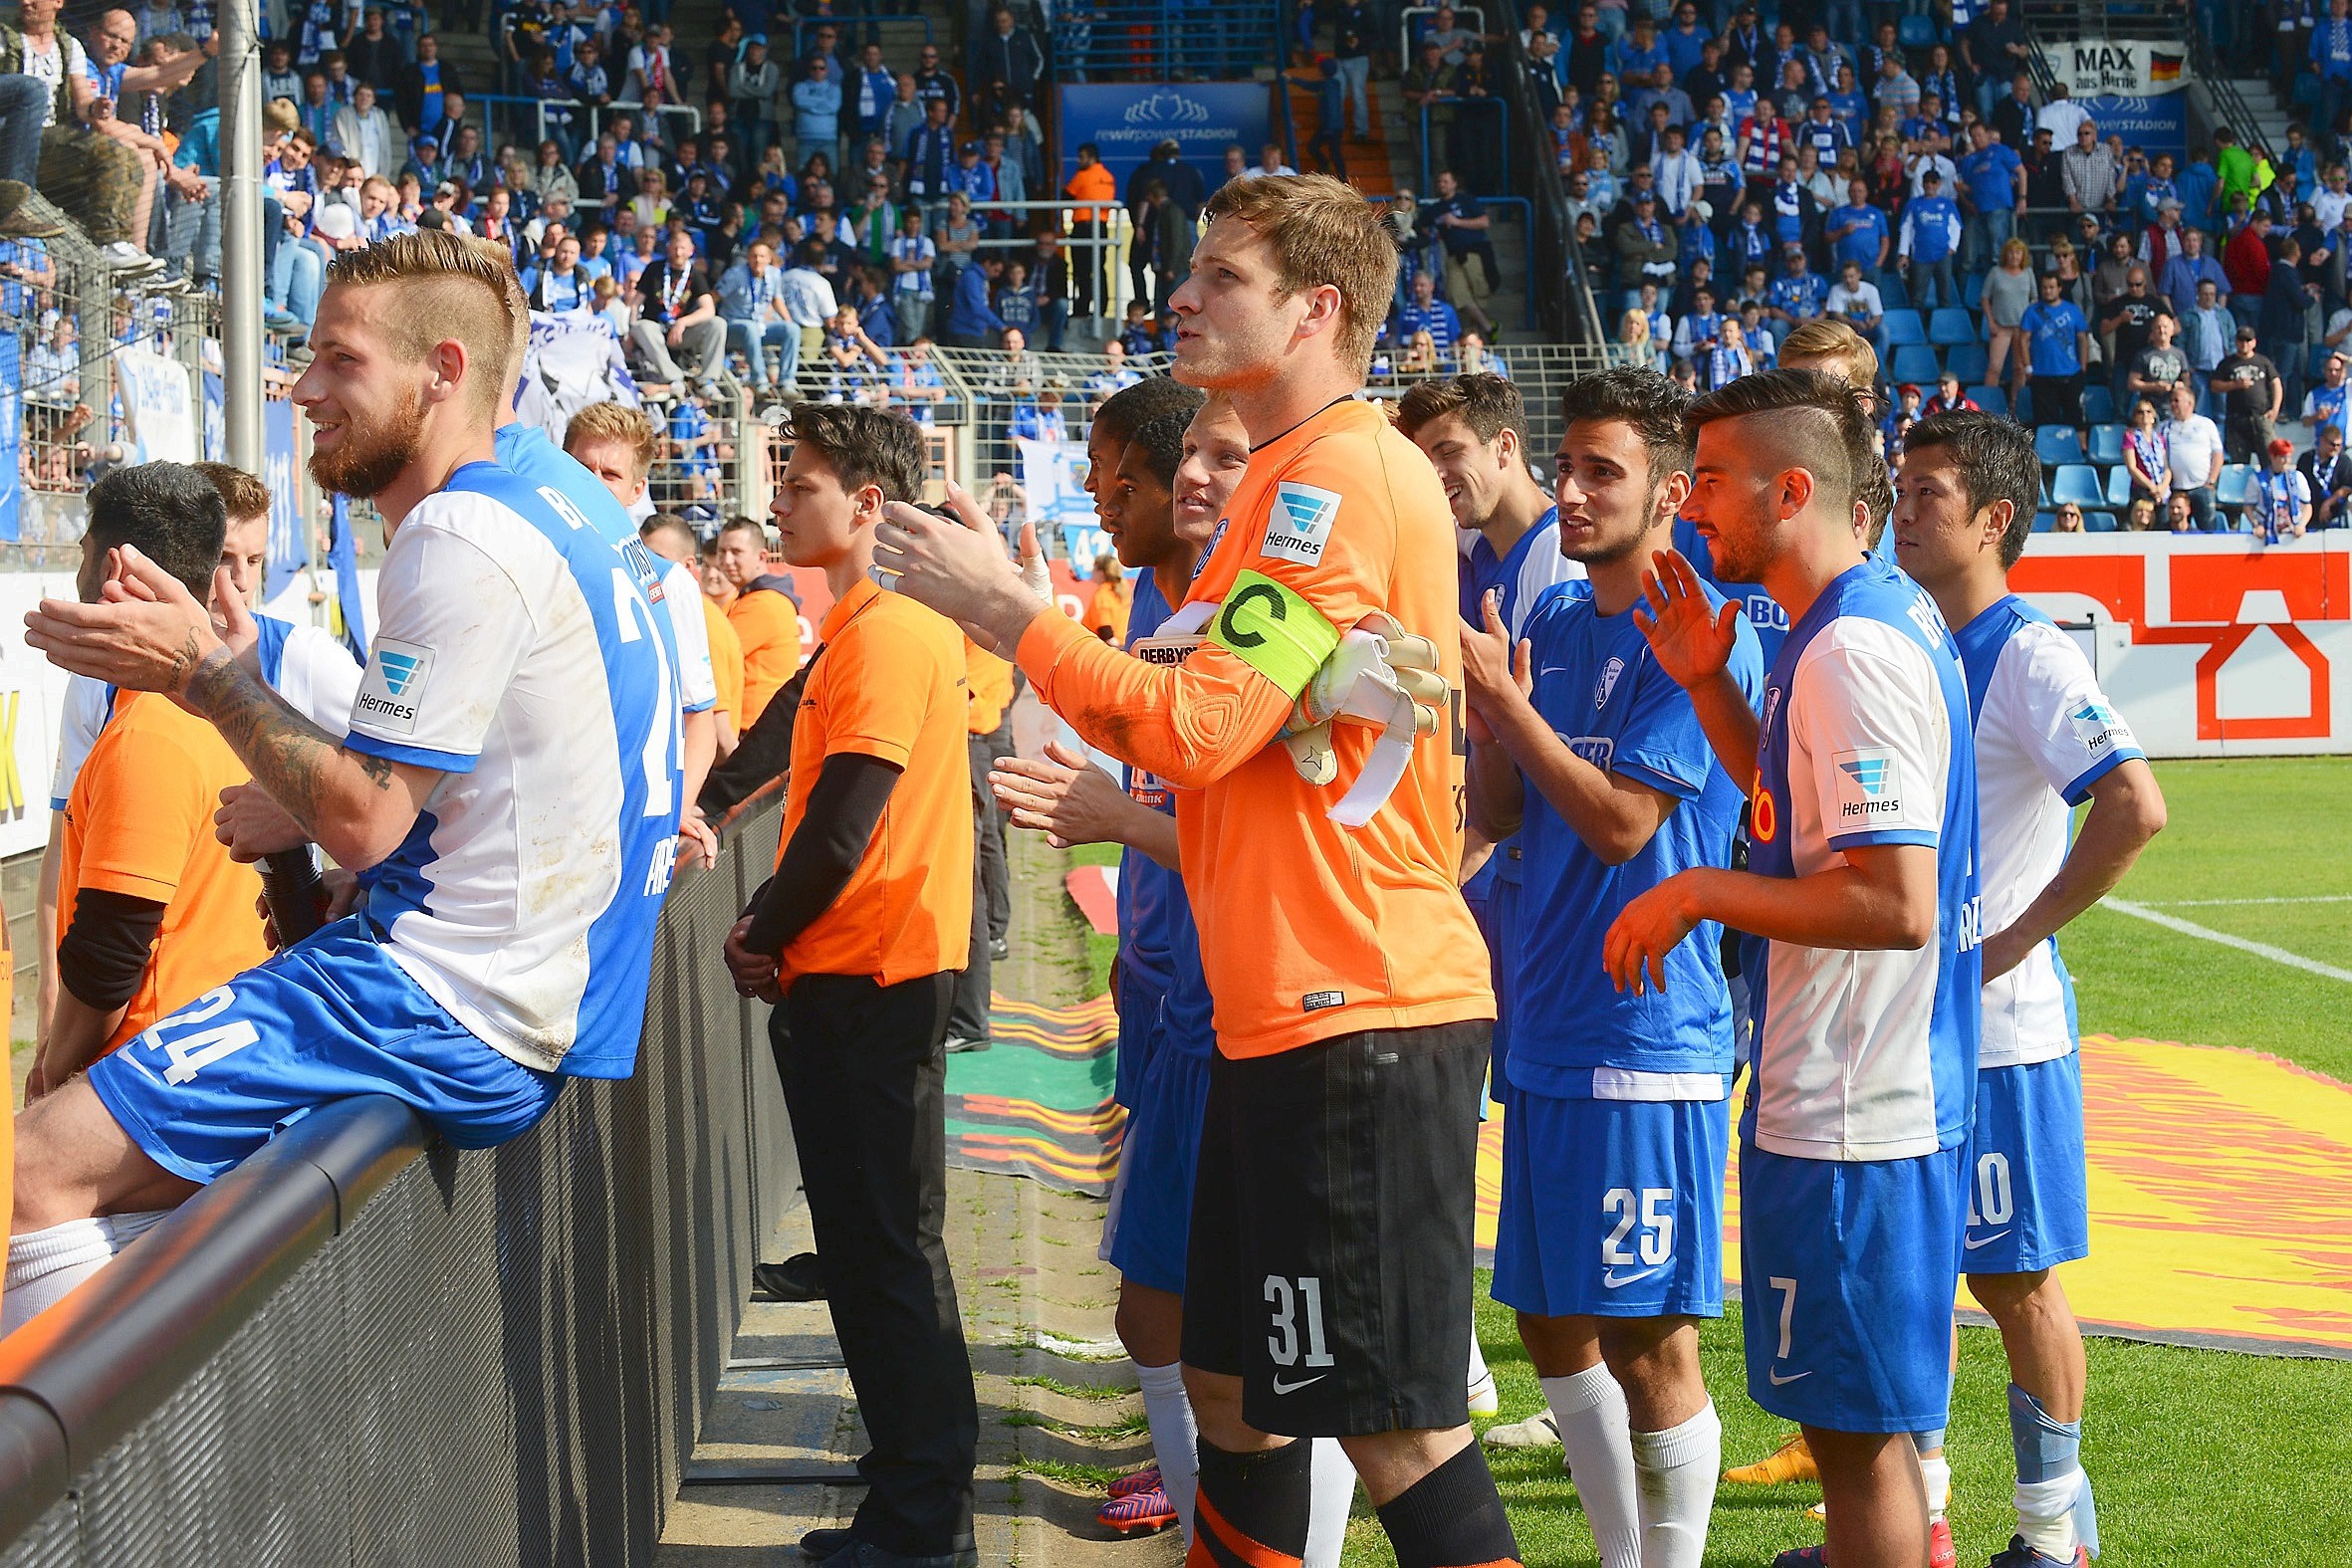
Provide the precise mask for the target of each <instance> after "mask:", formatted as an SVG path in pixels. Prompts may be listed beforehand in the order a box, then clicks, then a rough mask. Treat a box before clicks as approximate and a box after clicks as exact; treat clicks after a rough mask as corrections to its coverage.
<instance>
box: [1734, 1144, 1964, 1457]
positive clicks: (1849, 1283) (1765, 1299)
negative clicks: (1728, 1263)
mask: <svg viewBox="0 0 2352 1568" xmlns="http://www.w3.org/2000/svg"><path fill="white" fill-rule="evenodd" d="M1960 1171H1961V1150H1959V1149H1957V1148H1953V1149H1940V1150H1938V1151H1937V1152H1936V1153H1934V1154H1924V1155H1920V1156H1919V1157H1917V1158H1916V1159H1910V1160H1803V1159H1796V1158H1792V1157H1790V1156H1787V1155H1778V1154H1772V1153H1770V1152H1768V1151H1766V1150H1764V1149H1759V1148H1758V1147H1756V1145H1755V1144H1753V1143H1749V1144H1744V1145H1742V1147H1741V1150H1740V1295H1741V1306H1742V1314H1741V1315H1742V1318H1743V1321H1744V1322H1745V1324H1746V1327H1747V1338H1748V1396H1749V1398H1751V1399H1753V1400H1755V1401H1756V1403H1757V1404H1759V1405H1761V1406H1763V1407H1764V1409H1765V1410H1768V1411H1770V1412H1771V1413H1772V1414H1773V1415H1775V1416H1781V1417H1785V1418H1786V1419H1788V1420H1790V1421H1794V1422H1800V1423H1802V1424H1803V1425H1805V1426H1808V1427H1820V1428H1824V1429H1826V1430H1828V1431H1830V1432H1928V1431H1932V1430H1934V1429H1935V1428H1938V1427H1941V1426H1943V1425H1945V1418H1946V1415H1947V1414H1948V1412H1949V1411H1950V1409H1951V1404H1952V1298H1953V1292H1954V1291H1955V1290H1956V1289H1957V1288H1958V1286H1959V1283H1960V1227H1961V1193H1960V1185H1961V1184H1960Z"/></svg>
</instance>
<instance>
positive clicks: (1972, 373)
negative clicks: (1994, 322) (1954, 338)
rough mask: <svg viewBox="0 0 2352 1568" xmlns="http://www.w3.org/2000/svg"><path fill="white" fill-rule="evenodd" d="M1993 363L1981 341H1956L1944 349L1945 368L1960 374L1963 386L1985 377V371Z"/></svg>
mask: <svg viewBox="0 0 2352 1568" xmlns="http://www.w3.org/2000/svg"><path fill="white" fill-rule="evenodd" d="M1991 364H1992V360H1991V359H1989V358H1988V357H1987V356H1986V353H1985V345H1984V344H1983V343H1980V342H1965V343H1954V344H1953V345H1952V346H1951V347H1949V348H1947V349H1945V350H1944V368H1945V369H1947V370H1950V371H1951V372H1952V373H1953V374H1954V375H1957V376H1959V377H1960V384H1961V385H1963V386H1967V385H1969V384H1970V383H1972V382H1975V381H1982V380H1983V379H1985V371H1986V370H1987V369H1988V368H1989V367H1990V366H1991Z"/></svg>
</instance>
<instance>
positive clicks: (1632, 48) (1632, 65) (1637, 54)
mask: <svg viewBox="0 0 2352 1568" xmlns="http://www.w3.org/2000/svg"><path fill="white" fill-rule="evenodd" d="M1610 53H1611V54H1612V55H1614V56H1615V57H1616V64H1615V70H1616V72H1617V78H1618V80H1619V81H1621V82H1622V81H1624V80H1625V79H1626V78H1628V77H1640V78H1641V79H1642V80H1643V81H1645V82H1646V81H1648V80H1649V78H1650V74H1651V73H1652V72H1654V71H1656V70H1657V69H1658V68H1659V67H1660V66H1661V65H1663V66H1667V67H1669V68H1671V67H1672V66H1673V64H1674V62H1673V60H1672V58H1671V57H1670V56H1668V54H1667V53H1666V46H1665V45H1663V44H1661V43H1659V42H1658V24H1657V23H1655V22H1653V21H1651V20H1650V19H1649V18H1648V17H1646V16H1637V17H1635V18H1634V19H1633V31H1632V32H1631V33H1630V34H1628V35H1627V36H1625V37H1624V38H1621V39H1619V40H1617V47H1616V48H1615V49H1612V50H1611V51H1610Z"/></svg>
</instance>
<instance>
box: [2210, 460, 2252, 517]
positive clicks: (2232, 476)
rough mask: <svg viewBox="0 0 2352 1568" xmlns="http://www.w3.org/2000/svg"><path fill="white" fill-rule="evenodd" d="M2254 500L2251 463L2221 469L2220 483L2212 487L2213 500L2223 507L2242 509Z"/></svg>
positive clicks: (2233, 464) (2232, 464)
mask: <svg viewBox="0 0 2352 1568" xmlns="http://www.w3.org/2000/svg"><path fill="white" fill-rule="evenodd" d="M2253 499H2254V469H2253V465H2252V464H2251V463H2230V464H2226V465H2224V467H2223V469H2222V482H2221V483H2220V484H2218V485H2216V486H2215V487H2214V500H2215V502H2216V503H2218V504H2219V505H2221V506H2225V507H2242V506H2245V505H2246V504H2247V503H2249V502H2251V501H2252V500H2253Z"/></svg>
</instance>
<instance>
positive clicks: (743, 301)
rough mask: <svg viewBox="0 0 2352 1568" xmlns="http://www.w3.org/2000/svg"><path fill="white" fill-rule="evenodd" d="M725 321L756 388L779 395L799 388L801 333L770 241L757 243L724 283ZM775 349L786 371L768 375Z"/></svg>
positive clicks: (724, 277) (730, 343) (721, 306)
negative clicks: (779, 388) (786, 300)
mask: <svg viewBox="0 0 2352 1568" xmlns="http://www.w3.org/2000/svg"><path fill="white" fill-rule="evenodd" d="M719 315H720V316H721V317H722V318H724V319H725V321H726V323H727V346H728V347H729V348H731V349H733V350H734V351H735V352H737V353H740V354H742V355H743V357H744V359H745V361H746V362H747V363H749V364H750V366H751V372H752V388H753V390H754V391H757V392H760V393H763V394H765V393H767V392H770V391H773V390H774V389H775V388H776V386H777V385H778V384H779V381H780V380H781V383H782V384H783V385H785V386H790V385H792V384H793V376H794V374H795V373H796V372H797V371H798V370H799V368H800V362H801V330H800V328H798V327H796V326H794V325H793V320H792V318H791V317H790V316H789V315H787V314H786V313H785V310H784V274H783V273H781V272H779V271H778V270H777V267H776V252H775V250H774V249H773V248H771V247H770V246H769V244H768V242H767V241H765V240H754V241H753V242H752V243H751V244H750V246H748V247H747V248H746V249H745V251H744V258H743V260H741V261H739V262H737V263H736V264H735V265H734V266H732V267H730V268H728V269H727V270H726V271H725V272H724V273H722V274H721V275H720V277H719ZM770 348H774V349H775V350H776V356H777V358H778V360H779V361H781V369H780V370H779V371H777V372H775V373H773V374H772V373H771V372H770V371H769V369H768V350H769V349H770Z"/></svg>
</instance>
